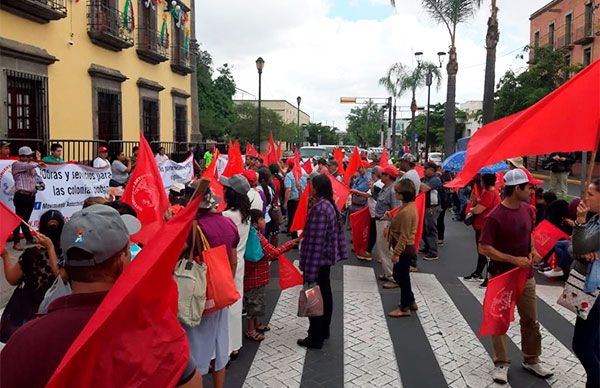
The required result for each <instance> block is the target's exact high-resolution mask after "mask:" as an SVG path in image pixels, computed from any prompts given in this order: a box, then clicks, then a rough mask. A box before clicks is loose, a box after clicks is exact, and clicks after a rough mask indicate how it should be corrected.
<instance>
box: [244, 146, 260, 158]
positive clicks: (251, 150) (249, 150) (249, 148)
mask: <svg viewBox="0 0 600 388" xmlns="http://www.w3.org/2000/svg"><path fill="white" fill-rule="evenodd" d="M246 156H254V157H257V156H258V152H256V148H254V146H253V145H252V144H250V143H248V142H246Z"/></svg>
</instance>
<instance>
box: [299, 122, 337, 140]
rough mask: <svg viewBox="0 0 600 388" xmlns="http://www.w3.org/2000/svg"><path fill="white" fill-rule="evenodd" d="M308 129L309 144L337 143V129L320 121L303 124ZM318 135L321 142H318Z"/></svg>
mask: <svg viewBox="0 0 600 388" xmlns="http://www.w3.org/2000/svg"><path fill="white" fill-rule="evenodd" d="M304 128H306V130H307V131H308V142H309V143H310V144H338V143H339V140H340V137H339V134H338V129H337V128H335V127H331V126H329V125H323V124H322V123H310V124H308V125H305V126H303V130H304ZM319 135H321V142H320V143H319Z"/></svg>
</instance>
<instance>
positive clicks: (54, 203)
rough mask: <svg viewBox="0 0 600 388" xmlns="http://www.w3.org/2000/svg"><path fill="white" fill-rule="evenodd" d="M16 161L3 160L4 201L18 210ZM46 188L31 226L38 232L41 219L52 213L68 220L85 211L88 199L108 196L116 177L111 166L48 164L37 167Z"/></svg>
mask: <svg viewBox="0 0 600 388" xmlns="http://www.w3.org/2000/svg"><path fill="white" fill-rule="evenodd" d="M13 162H14V160H0V201H2V202H4V203H5V204H6V205H8V207H10V208H11V209H13V210H14V205H13V195H14V180H13V176H12V173H11V166H12V164H13ZM36 172H37V174H38V175H39V177H41V180H42V182H44V185H45V189H44V190H43V191H38V193H37V195H36V197H35V206H34V208H33V213H32V214H31V218H30V219H29V220H28V221H29V224H30V225H31V226H33V227H34V228H35V229H37V227H38V224H39V219H40V216H41V215H42V214H44V213H45V212H46V211H48V210H51V209H53V210H58V211H60V212H61V213H62V214H63V216H65V219H67V220H68V219H69V218H70V217H71V216H72V215H73V214H74V213H75V212H77V211H79V210H81V206H82V204H83V201H85V199H86V198H88V197H105V196H106V194H107V192H108V188H109V186H108V182H109V181H110V179H111V177H112V173H111V170H110V167H104V168H93V167H88V166H84V165H81V164H73V163H64V164H48V165H47V167H46V168H37V169H36Z"/></svg>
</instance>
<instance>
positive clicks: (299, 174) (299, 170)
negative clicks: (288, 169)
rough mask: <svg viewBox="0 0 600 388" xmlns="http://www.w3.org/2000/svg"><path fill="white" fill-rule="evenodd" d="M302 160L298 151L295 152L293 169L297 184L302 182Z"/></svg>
mask: <svg viewBox="0 0 600 388" xmlns="http://www.w3.org/2000/svg"><path fill="white" fill-rule="evenodd" d="M301 160H302V159H300V154H299V153H298V150H296V151H294V167H293V168H292V175H294V180H295V181H296V183H298V182H300V178H302V168H301V167H300V161H301ZM309 161H310V159H309Z"/></svg>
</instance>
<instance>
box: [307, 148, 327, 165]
mask: <svg viewBox="0 0 600 388" xmlns="http://www.w3.org/2000/svg"><path fill="white" fill-rule="evenodd" d="M300 158H302V162H306V161H307V160H308V159H313V160H319V159H321V158H327V149H326V148H325V147H300Z"/></svg>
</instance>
